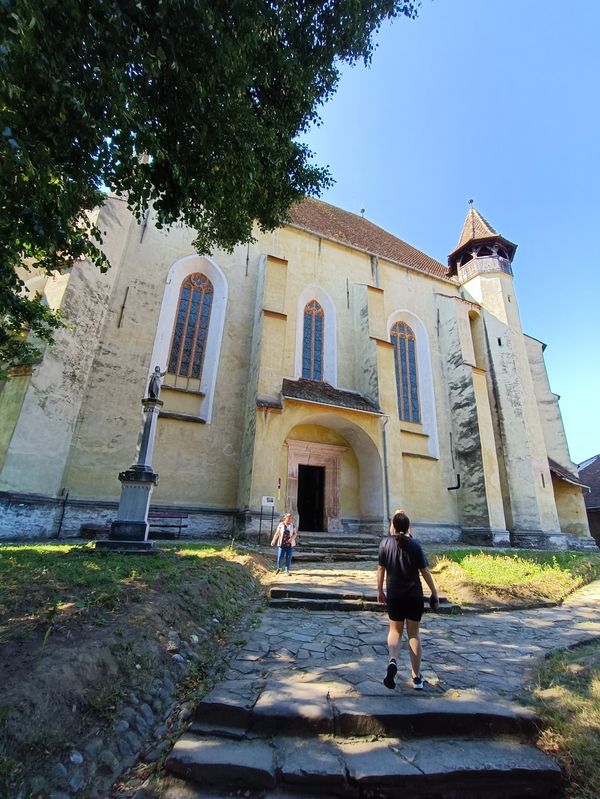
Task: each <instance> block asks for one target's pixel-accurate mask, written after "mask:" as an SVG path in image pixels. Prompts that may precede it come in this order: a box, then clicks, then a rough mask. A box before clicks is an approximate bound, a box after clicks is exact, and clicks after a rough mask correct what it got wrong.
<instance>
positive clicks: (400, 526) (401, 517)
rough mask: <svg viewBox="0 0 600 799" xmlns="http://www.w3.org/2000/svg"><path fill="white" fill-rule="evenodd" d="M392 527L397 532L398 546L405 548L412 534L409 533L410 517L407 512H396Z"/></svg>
mask: <svg viewBox="0 0 600 799" xmlns="http://www.w3.org/2000/svg"><path fill="white" fill-rule="evenodd" d="M392 527H393V528H394V532H395V533H396V541H397V542H398V546H399V547H400V549H405V547H406V545H407V544H408V540H409V538H410V535H409V534H408V531H409V529H410V519H409V518H408V516H407V515H406V513H404V512H403V511H399V512H398V513H395V514H394V518H393V519H392Z"/></svg>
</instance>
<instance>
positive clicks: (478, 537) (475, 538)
mask: <svg viewBox="0 0 600 799" xmlns="http://www.w3.org/2000/svg"><path fill="white" fill-rule="evenodd" d="M460 543H461V544H470V545H471V546H476V547H510V545H511V544H510V533H509V532H508V530H496V529H493V528H491V527H463V528H462V531H461V534H460Z"/></svg>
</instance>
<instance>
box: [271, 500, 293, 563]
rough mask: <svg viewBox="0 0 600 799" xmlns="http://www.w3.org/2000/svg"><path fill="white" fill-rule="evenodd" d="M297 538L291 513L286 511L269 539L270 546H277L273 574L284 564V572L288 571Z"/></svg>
mask: <svg viewBox="0 0 600 799" xmlns="http://www.w3.org/2000/svg"><path fill="white" fill-rule="evenodd" d="M297 539H298V530H297V529H296V525H295V524H294V523H293V521H292V514H291V513H286V514H285V516H284V517H283V521H282V522H279V524H278V525H277V529H276V530H275V533H274V535H273V540H272V541H271V546H272V547H274V546H276V547H277V569H276V570H275V574H279V572H280V571H281V568H282V566H283V565H284V564H285V573H286V574H289V573H290V571H291V569H292V557H293V555H294V547H295V546H296V541H297Z"/></svg>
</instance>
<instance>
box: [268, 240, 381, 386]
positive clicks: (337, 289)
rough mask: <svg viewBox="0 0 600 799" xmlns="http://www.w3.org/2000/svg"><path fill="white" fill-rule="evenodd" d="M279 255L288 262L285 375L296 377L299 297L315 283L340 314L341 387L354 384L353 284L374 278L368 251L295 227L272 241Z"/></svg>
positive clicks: (338, 340)
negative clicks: (366, 252) (351, 301)
mask: <svg viewBox="0 0 600 799" xmlns="http://www.w3.org/2000/svg"><path fill="white" fill-rule="evenodd" d="M271 243H272V246H274V247H275V246H276V251H275V253H274V254H275V255H277V256H278V257H279V258H282V259H285V260H287V262H288V275H287V288H286V306H285V313H286V314H287V320H288V324H287V329H286V338H285V344H284V353H285V355H284V376H286V377H294V372H295V368H294V359H295V349H296V331H297V324H298V308H297V298H298V296H299V295H300V294H301V293H302V292H303V291H304V290H305V289H306V288H307V286H311V285H314V286H316V287H319V288H320V289H322V290H323V291H324V292H326V294H327V295H328V296H329V298H330V299H331V301H332V303H333V305H334V307H335V314H336V331H337V337H336V350H337V386H339V387H344V388H350V389H351V388H352V387H353V383H354V380H353V355H354V354H353V349H352V335H351V330H352V312H351V308H350V307H349V305H350V303H349V287H351V286H352V285H353V284H354V283H369V282H370V280H371V267H370V259H369V257H368V256H367V255H366V254H365V253H361V252H358V251H356V250H352V249H350V248H348V247H344V246H343V245H338V244H336V243H335V242H331V241H327V240H326V239H319V237H317V236H314V235H312V234H309V233H306V232H304V231H301V230H297V229H293V228H285V229H283V230H280V231H278V235H277V237H276V238H274V240H272V242H271Z"/></svg>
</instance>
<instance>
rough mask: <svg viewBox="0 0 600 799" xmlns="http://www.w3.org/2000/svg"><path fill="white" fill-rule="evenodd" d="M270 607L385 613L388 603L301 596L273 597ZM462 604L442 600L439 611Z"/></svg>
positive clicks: (450, 610)
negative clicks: (301, 597)
mask: <svg viewBox="0 0 600 799" xmlns="http://www.w3.org/2000/svg"><path fill="white" fill-rule="evenodd" d="M269 607H270V608H277V609H280V610H311V611H319V610H322V611H335V610H342V611H364V610H368V611H371V612H374V613H383V612H384V611H385V610H386V605H380V604H379V603H378V602H375V600H374V599H373V600H372V601H369V600H367V599H300V598H282V599H271V600H270V601H269ZM460 610H461V608H460V605H453V604H450V603H449V602H448V603H442V602H440V606H439V608H438V611H437V612H438V613H444V614H451V613H460ZM429 612H430V611H429V608H428V606H427V605H425V613H429Z"/></svg>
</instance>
